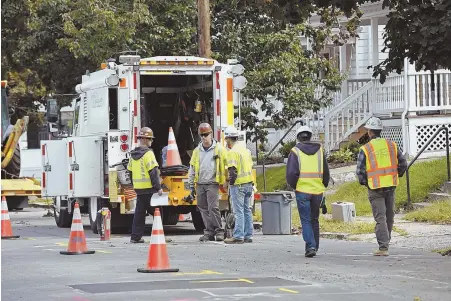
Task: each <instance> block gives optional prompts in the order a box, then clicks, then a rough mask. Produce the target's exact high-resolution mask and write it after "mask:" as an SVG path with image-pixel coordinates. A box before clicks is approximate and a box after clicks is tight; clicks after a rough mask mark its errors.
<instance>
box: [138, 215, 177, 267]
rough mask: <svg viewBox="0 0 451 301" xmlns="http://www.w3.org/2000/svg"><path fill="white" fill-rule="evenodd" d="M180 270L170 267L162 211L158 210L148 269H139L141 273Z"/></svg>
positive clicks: (151, 239)
mask: <svg viewBox="0 0 451 301" xmlns="http://www.w3.org/2000/svg"><path fill="white" fill-rule="evenodd" d="M178 271H179V269H171V268H170V267H169V257H168V252H167V249H166V240H165V238H164V231H163V223H162V222H161V215H160V209H158V208H156V209H155V213H154V216H153V225H152V236H151V237H150V246H149V255H148V258H147V264H146V267H145V268H143V269H141V268H138V272H140V273H165V272H178Z"/></svg>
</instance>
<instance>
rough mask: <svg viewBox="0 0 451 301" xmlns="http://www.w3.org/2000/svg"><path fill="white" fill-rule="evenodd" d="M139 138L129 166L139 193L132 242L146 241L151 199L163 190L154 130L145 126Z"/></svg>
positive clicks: (135, 188) (132, 179)
mask: <svg viewBox="0 0 451 301" xmlns="http://www.w3.org/2000/svg"><path fill="white" fill-rule="evenodd" d="M137 138H138V139H139V146H138V147H136V148H135V149H134V150H132V151H131V152H130V157H131V158H130V160H129V162H128V166H127V169H128V170H129V172H130V179H131V181H132V184H133V189H134V190H135V191H136V195H137V200H136V208H135V213H134V216H133V226H132V234H131V237H130V242H131V243H144V239H143V238H142V236H143V235H144V228H145V222H146V212H147V208H148V207H149V206H150V199H151V198H152V195H153V194H154V193H158V195H160V196H161V195H162V194H163V190H162V189H161V181H160V173H159V170H158V162H157V160H156V158H155V155H154V153H153V150H152V149H151V148H150V146H151V145H152V141H153V139H154V138H155V137H154V136H153V131H152V130H151V129H150V128H148V127H143V128H141V130H140V131H139V134H138V135H137Z"/></svg>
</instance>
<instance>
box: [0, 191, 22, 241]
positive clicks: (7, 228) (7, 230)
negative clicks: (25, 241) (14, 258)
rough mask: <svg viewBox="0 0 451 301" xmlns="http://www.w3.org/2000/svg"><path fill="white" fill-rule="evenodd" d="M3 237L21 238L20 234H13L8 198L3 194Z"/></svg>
mask: <svg viewBox="0 0 451 301" xmlns="http://www.w3.org/2000/svg"><path fill="white" fill-rule="evenodd" d="M1 226H2V239H11V238H19V237H20V235H13V228H12V227H11V220H10V219H9V211H8V203H6V198H5V197H4V196H2V223H1Z"/></svg>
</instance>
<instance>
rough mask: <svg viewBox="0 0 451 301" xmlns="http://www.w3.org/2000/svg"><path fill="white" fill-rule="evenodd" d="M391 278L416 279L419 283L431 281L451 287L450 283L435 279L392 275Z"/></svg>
mask: <svg viewBox="0 0 451 301" xmlns="http://www.w3.org/2000/svg"><path fill="white" fill-rule="evenodd" d="M391 276H392V277H402V278H408V279H414V280H417V281H430V282H437V283H440V284H446V285H450V283H448V282H443V281H437V280H433V279H426V278H416V277H412V276H405V275H391Z"/></svg>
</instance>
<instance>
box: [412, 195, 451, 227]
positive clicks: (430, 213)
mask: <svg viewBox="0 0 451 301" xmlns="http://www.w3.org/2000/svg"><path fill="white" fill-rule="evenodd" d="M405 219H406V220H409V221H414V222H430V223H434V224H451V199H450V200H447V201H441V202H434V203H433V204H432V206H430V207H426V208H422V209H419V210H416V211H412V212H409V213H407V214H406V216H405Z"/></svg>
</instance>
